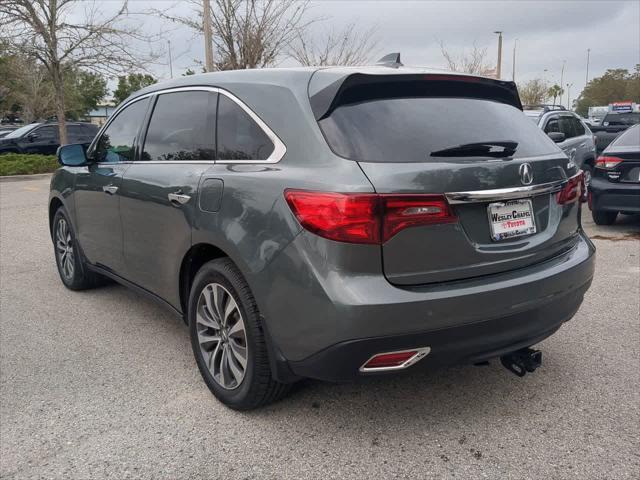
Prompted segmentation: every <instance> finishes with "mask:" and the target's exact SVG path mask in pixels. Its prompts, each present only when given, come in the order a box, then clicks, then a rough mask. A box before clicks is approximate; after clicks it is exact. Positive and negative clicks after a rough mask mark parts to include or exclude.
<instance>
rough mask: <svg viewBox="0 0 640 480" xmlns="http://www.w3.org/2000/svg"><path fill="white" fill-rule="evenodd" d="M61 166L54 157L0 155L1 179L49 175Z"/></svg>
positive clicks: (17, 154) (20, 154)
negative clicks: (39, 174)
mask: <svg viewBox="0 0 640 480" xmlns="http://www.w3.org/2000/svg"><path fill="white" fill-rule="evenodd" d="M59 166H60V165H59V164H58V160H57V159H56V157H55V156H54V155H25V154H22V153H6V154H4V155H0V177H6V176H8V175H29V174H32V173H49V172H53V171H54V170H55V169H56V168H58V167H59Z"/></svg>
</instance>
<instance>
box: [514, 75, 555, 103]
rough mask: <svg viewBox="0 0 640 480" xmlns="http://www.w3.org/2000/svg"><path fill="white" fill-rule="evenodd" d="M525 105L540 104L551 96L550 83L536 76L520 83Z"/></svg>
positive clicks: (521, 98) (520, 91)
mask: <svg viewBox="0 0 640 480" xmlns="http://www.w3.org/2000/svg"><path fill="white" fill-rule="evenodd" d="M518 93H519V94H520V100H521V101H522V104H523V105H540V104H542V103H544V102H545V100H547V98H548V97H549V85H548V84H547V83H546V82H545V81H544V80H542V79H541V78H534V79H533V80H528V81H526V82H524V83H520V84H519V85H518Z"/></svg>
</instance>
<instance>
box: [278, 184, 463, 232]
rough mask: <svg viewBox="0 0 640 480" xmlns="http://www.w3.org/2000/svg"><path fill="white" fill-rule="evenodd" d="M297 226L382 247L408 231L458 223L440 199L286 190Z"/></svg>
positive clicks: (421, 196)
mask: <svg viewBox="0 0 640 480" xmlns="http://www.w3.org/2000/svg"><path fill="white" fill-rule="evenodd" d="M284 195H285V198H286V200H287V203H288V204H289V207H290V208H291V210H292V211H293V213H294V214H295V216H296V218H297V219H298V221H299V222H300V224H301V225H302V226H303V227H304V228H305V229H307V230H309V231H310V232H313V233H315V234H317V235H320V236H321V237H324V238H328V239H330V240H336V241H338V242H348V243H366V244H381V243H384V242H386V241H387V240H389V239H390V238H391V237H393V236H394V235H395V234H396V233H398V232H399V231H401V230H404V229H406V228H409V227H415V226H420V225H433V224H443V223H452V222H457V220H458V219H457V217H456V216H455V215H454V214H453V212H452V211H451V207H450V206H449V204H448V203H447V200H446V199H445V197H444V196H443V195H393V194H376V193H335V192H313V191H306V190H286V191H285V194H284Z"/></svg>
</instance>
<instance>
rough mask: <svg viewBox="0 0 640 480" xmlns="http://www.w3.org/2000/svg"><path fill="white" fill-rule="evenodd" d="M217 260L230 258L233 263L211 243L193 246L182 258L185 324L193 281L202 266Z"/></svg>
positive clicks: (181, 270)
mask: <svg viewBox="0 0 640 480" xmlns="http://www.w3.org/2000/svg"><path fill="white" fill-rule="evenodd" d="M217 258H229V259H230V260H231V261H233V259H231V257H229V255H228V254H227V253H226V252H225V251H224V250H222V249H221V248H219V247H216V246H215V245H212V244H210V243H197V244H195V245H192V246H191V248H189V250H187V252H186V253H185V255H184V257H183V258H182V262H181V263H180V274H179V275H180V277H179V285H178V288H179V293H180V309H181V310H182V318H183V319H184V321H185V322H186V321H187V302H188V301H189V293H190V290H191V284H192V283H193V279H194V278H195V276H196V274H197V273H198V270H200V268H201V267H202V265H204V264H205V263H207V262H209V261H211V260H215V259H217ZM234 263H235V262H234ZM236 266H237V264H236Z"/></svg>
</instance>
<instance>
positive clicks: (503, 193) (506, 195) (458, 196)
mask: <svg viewBox="0 0 640 480" xmlns="http://www.w3.org/2000/svg"><path fill="white" fill-rule="evenodd" d="M576 175H580V173H578V174H576ZM576 175H574V176H573V177H575V176H576ZM573 177H570V178H566V179H564V180H556V181H554V182H549V183H541V184H539V185H530V186H527V187H513V188H497V189H494V190H474V191H469V192H449V193H445V194H444V195H445V197H447V200H448V201H449V203H450V204H452V205H455V204H460V203H476V202H493V201H501V200H513V199H516V198H526V197H535V196H538V195H544V194H546V193H555V192H558V191H560V190H561V189H562V186H563V185H564V184H565V183H567V182H568V181H569V180H571V178H573Z"/></svg>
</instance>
